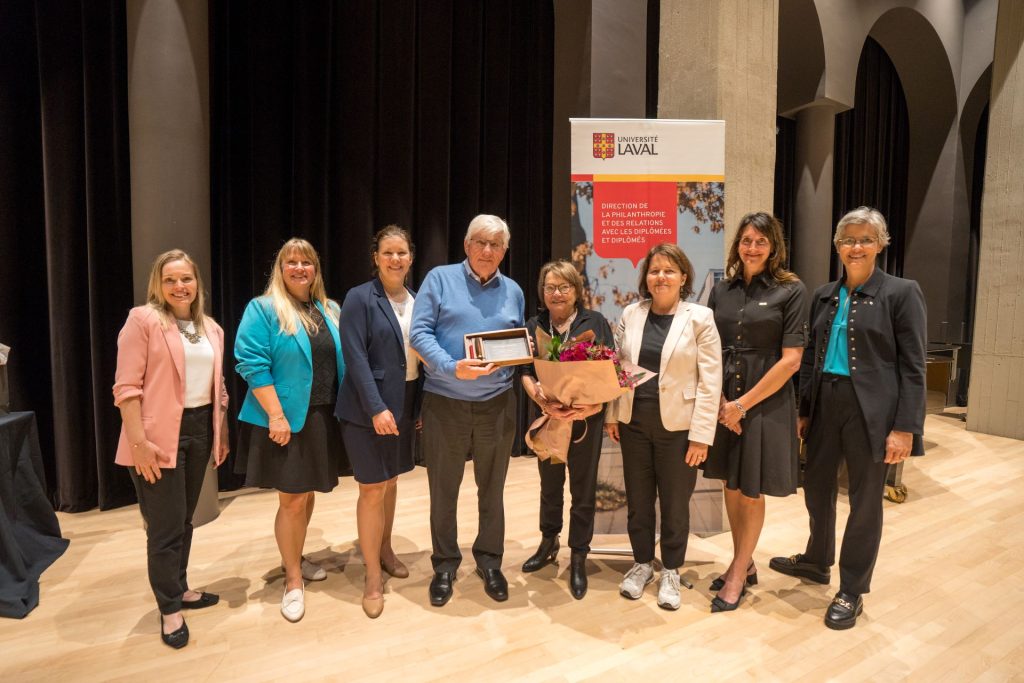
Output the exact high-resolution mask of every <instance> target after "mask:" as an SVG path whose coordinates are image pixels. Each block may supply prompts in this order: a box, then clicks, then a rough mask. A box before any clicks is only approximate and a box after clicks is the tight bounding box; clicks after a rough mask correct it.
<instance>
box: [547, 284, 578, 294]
mask: <svg viewBox="0 0 1024 683" xmlns="http://www.w3.org/2000/svg"><path fill="white" fill-rule="evenodd" d="M572 290H573V286H572V285H544V293H545V294H554V293H555V292H558V293H559V294H563V295H565V294H568V293H569V292H571V291H572Z"/></svg>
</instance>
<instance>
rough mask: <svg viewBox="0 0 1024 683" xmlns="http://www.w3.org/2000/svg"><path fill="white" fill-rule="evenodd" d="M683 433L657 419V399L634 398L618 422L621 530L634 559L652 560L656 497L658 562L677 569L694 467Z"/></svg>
mask: <svg viewBox="0 0 1024 683" xmlns="http://www.w3.org/2000/svg"><path fill="white" fill-rule="evenodd" d="M689 436H690V433H689V432H688V431H681V432H670V431H669V430H667V429H665V427H664V425H662V423H661V407H660V404H659V402H658V401H656V400H655V401H633V418H632V420H631V421H630V422H629V424H620V425H619V437H620V438H621V440H622V474H623V479H624V480H625V482H626V504H627V506H628V508H629V511H628V513H627V516H626V530H627V531H628V532H629V543H630V545H631V546H632V547H633V559H634V561H636V562H641V563H646V562H650V561H651V560H653V559H654V528H655V524H656V521H657V518H656V515H655V511H654V505H655V503H654V501H655V498H657V499H658V501H659V502H660V504H661V563H662V564H663V565H664V566H665V568H666V569H677V568H679V567H681V566H683V562H684V561H685V560H686V543H687V540H688V539H689V536H690V497H691V496H692V495H693V489H694V487H695V486H696V485H697V468H696V467H690V466H689V465H687V464H686V449H687V448H689V447H690V439H689Z"/></svg>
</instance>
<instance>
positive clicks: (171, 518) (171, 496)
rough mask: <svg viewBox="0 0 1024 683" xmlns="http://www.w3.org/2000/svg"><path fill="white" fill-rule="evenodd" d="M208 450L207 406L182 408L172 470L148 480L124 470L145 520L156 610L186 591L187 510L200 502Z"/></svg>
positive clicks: (173, 604)
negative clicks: (133, 488)
mask: <svg viewBox="0 0 1024 683" xmlns="http://www.w3.org/2000/svg"><path fill="white" fill-rule="evenodd" d="M212 448H213V409H212V407H210V406H202V407H200V408H186V409H185V411H184V412H183V414H182V416H181V429H180V431H179V433H178V461H177V464H176V466H175V468H174V469H161V470H160V474H161V475H162V476H161V478H160V479H157V480H156V482H155V483H153V484H150V483H147V482H146V480H145V479H144V478H143V477H140V476H139V475H138V474H136V473H135V468H134V467H129V468H128V473H129V474H130V475H131V478H132V483H133V484H135V494H136V495H137V496H138V499H139V510H140V511H141V512H142V518H143V519H144V520H146V555H147V557H146V559H147V562H148V565H149V585H150V586H151V587H152V588H153V595H154V596H156V604H157V606H158V607H159V608H160V612H161V614H174V613H175V612H177V611H178V610H180V609H181V596H182V594H183V593H184V592H185V591H186V590H188V578H187V570H188V556H189V552H190V551H191V549H192V513H193V512H195V510H196V503H198V502H199V491H200V490H201V489H202V486H203V477H204V476H205V474H206V467H207V465H209V463H210V453H211V450H212Z"/></svg>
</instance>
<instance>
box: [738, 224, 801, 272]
mask: <svg viewBox="0 0 1024 683" xmlns="http://www.w3.org/2000/svg"><path fill="white" fill-rule="evenodd" d="M748 226H749V227H751V228H753V229H754V230H755V231H757V232H758V233H760V234H762V235H764V237H765V238H767V240H768V243H769V245H770V246H771V251H770V252H769V253H768V262H767V263H765V270H767V271H768V274H769V275H770V276H771V277H772V279H773V280H775V281H776V282H779V283H782V282H796V281H797V280H799V279H800V278H798V277H797V276H796V275H794V274H793V273H791V272H790V271H788V270H786V240H785V238H784V237H783V236H782V223H780V222H779V219H778V218H776V217H775V216H773V215H771V214H770V213H765V212H764V211H756V212H754V213H748V214H747V215H746V216H744V217H743V218H741V219H740V229H739V230H737V231H736V236H735V237H733V238H732V245H730V247H729V257H728V258H727V259H726V261H725V276H726V277H727V278H734V277H740V276H742V275H743V261H742V260H740V240H742V239H743V233H744V232H746V230H747V227H748Z"/></svg>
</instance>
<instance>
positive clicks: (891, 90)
mask: <svg viewBox="0 0 1024 683" xmlns="http://www.w3.org/2000/svg"><path fill="white" fill-rule="evenodd" d="M909 131H910V120H909V117H908V114H907V100H906V97H904V95H903V86H902V85H901V84H900V78H899V75H898V74H897V73H896V67H895V66H894V65H893V63H892V60H890V59H889V55H887V54H886V53H885V50H884V49H883V48H882V46H881V45H879V44H878V43H877V42H876V41H875V40H874V39H872V38H868V39H867V40H866V41H865V43H864V49H863V50H862V51H861V53H860V63H859V65H858V66H857V87H856V95H855V99H854V108H853V109H850V110H849V111H845V112H843V113H842V114H839V115H838V116H836V133H835V166H834V169H835V170H834V174H833V195H832V196H833V201H832V207H833V209H832V210H833V214H834V220H833V222H832V225H833V227H834V226H835V224H836V223H838V222H839V219H840V218H842V216H843V214H845V213H846V212H847V211H849V210H851V209H855V208H857V207H858V206H871V207H874V208H876V209H878V210H879V211H881V212H882V215H883V216H885V219H886V221H887V222H888V224H889V235H890V237H891V242H890V244H889V246H888V247H887V248H886V250H885V251H883V252H882V256H881V264H880V265H881V266H882V268H883V269H884V270H885V272H887V273H889V274H891V275H897V276H902V275H903V253H904V245H905V241H906V230H907V179H908V177H909V168H910V167H909V152H910V132H909ZM829 248H830V249H831V245H829ZM832 256H833V258H832V266H831V272H830V275H831V277H832V279H836V278H837V277H838V276H839V273H840V272H841V270H842V267H841V265H840V262H839V258H838V257H837V256H835V254H834V250H833V252H832Z"/></svg>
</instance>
